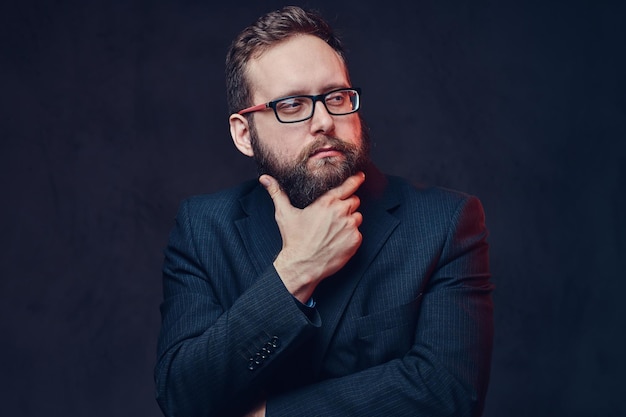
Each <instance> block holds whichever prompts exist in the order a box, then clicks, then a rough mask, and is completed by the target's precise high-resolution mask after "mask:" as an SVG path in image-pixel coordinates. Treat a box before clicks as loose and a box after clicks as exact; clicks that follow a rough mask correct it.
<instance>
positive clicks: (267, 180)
mask: <svg viewBox="0 0 626 417" xmlns="http://www.w3.org/2000/svg"><path fill="white" fill-rule="evenodd" d="M259 182H260V183H261V185H263V187H265V189H266V190H267V192H268V194H269V195H270V197H271V198H272V201H274V208H276V209H278V208H283V207H291V202H290V201H289V197H287V194H285V192H284V191H283V190H282V188H280V185H279V184H278V181H276V179H274V178H273V177H271V176H270V175H267V174H264V175H261V176H260V177H259Z"/></svg>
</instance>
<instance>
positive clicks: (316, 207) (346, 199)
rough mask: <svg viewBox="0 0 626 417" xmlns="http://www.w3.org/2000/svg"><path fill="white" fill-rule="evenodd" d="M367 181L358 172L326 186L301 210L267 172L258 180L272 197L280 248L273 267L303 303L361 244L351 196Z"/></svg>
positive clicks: (358, 218) (356, 200) (355, 200)
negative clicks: (317, 196)
mask: <svg viewBox="0 0 626 417" xmlns="http://www.w3.org/2000/svg"><path fill="white" fill-rule="evenodd" d="M364 180H365V174H363V173H358V174H356V175H353V176H351V177H349V178H348V179H346V180H345V181H344V183H343V184H341V185H340V186H338V187H337V188H333V189H332V190H329V191H328V192H326V193H325V194H323V195H322V196H321V197H319V198H318V199H317V200H315V201H314V202H313V203H311V204H310V205H309V206H307V207H305V208H304V209H299V208H296V207H293V206H292V205H291V203H290V201H289V198H288V197H287V195H286V194H285V192H284V191H283V190H282V189H281V188H280V186H279V185H278V182H277V181H276V180H275V179H274V178H272V177H271V176H269V175H262V176H261V177H260V178H259V181H260V182H261V183H262V184H263V185H264V186H265V188H266V189H267V191H268V193H269V194H270V196H271V197H272V200H273V201H274V209H275V216H276V222H277V223H278V228H279V230H280V234H281V236H282V239H283V247H282V250H281V251H280V253H279V254H278V256H277V257H276V260H275V261H274V267H275V268H276V271H277V272H278V275H279V276H280V278H281V279H282V280H283V283H284V284H285V287H287V290H288V291H289V292H290V293H291V294H293V296H294V297H296V298H297V299H298V300H300V301H301V302H303V303H304V302H306V301H307V300H308V299H309V298H310V297H311V294H312V293H313V290H315V287H316V286H317V285H318V284H319V283H320V282H321V281H322V280H323V279H324V278H326V277H328V276H330V275H332V274H334V273H335V272H337V271H338V270H340V269H341V268H342V267H343V266H344V265H345V264H346V263H347V262H348V260H350V258H351V257H352V256H353V255H354V254H355V253H356V251H357V249H358V248H359V246H361V241H362V236H361V232H359V229H358V228H359V226H360V225H361V222H362V221H363V216H362V215H361V213H359V212H358V211H356V210H357V209H358V208H359V205H360V200H359V198H358V197H357V196H356V195H355V194H354V193H355V192H356V190H357V189H358V188H359V186H360V185H361V184H362V183H363V181H364Z"/></svg>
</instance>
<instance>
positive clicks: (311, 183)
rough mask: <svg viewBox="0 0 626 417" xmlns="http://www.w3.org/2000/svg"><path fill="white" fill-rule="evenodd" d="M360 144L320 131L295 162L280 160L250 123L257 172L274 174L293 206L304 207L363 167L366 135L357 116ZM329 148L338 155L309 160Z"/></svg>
mask: <svg viewBox="0 0 626 417" xmlns="http://www.w3.org/2000/svg"><path fill="white" fill-rule="evenodd" d="M361 132H363V133H362V135H361V144H360V146H356V145H353V144H351V143H348V142H345V141H343V140H341V139H339V138H336V137H333V136H328V135H320V136H318V137H317V138H316V139H315V140H314V141H313V142H312V143H311V144H309V145H308V146H307V147H306V148H304V149H303V150H302V151H301V152H300V155H298V157H297V158H296V160H295V162H293V163H291V164H290V163H288V162H285V161H280V160H279V159H278V157H277V156H276V155H275V154H273V153H271V152H270V151H269V150H268V149H267V148H265V147H264V146H263V145H261V143H260V141H259V138H258V135H257V132H256V129H255V127H254V123H250V137H251V145H252V150H253V152H254V159H255V161H256V163H257V169H258V172H259V176H260V175H263V174H268V175H271V176H272V177H274V178H275V179H276V180H277V181H278V183H279V184H280V187H281V188H282V189H283V191H284V192H285V193H286V194H287V196H288V197H289V201H290V202H291V204H292V205H293V206H294V207H298V208H301V209H302V208H305V207H306V206H308V205H309V204H311V203H312V202H314V201H315V200H317V198H318V197H320V196H321V195H322V194H324V193H325V192H327V191H329V190H331V189H332V188H335V187H337V186H339V185H340V184H342V183H343V182H344V181H345V180H346V179H347V178H348V177H349V176H351V175H354V174H356V173H357V172H359V171H363V170H364V169H365V167H366V166H367V164H368V163H369V160H370V159H369V135H368V133H367V129H366V126H365V124H364V123H363V120H361ZM322 148H325V149H328V148H330V149H332V150H333V151H337V152H340V153H341V154H342V155H343V158H342V157H336V156H331V157H324V158H320V159H316V160H311V157H312V156H313V155H314V154H315V153H316V152H317V151H318V150H319V149H322Z"/></svg>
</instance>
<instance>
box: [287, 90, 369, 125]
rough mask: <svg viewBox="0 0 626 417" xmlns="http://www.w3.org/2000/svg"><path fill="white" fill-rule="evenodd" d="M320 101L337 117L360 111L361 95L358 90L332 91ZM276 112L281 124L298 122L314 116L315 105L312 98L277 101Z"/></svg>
mask: <svg viewBox="0 0 626 417" xmlns="http://www.w3.org/2000/svg"><path fill="white" fill-rule="evenodd" d="M319 100H321V101H323V102H324V105H325V106H326V110H327V111H328V113H330V114H332V115H336V116H339V115H344V114H350V113H354V112H355V111H357V110H358V109H359V94H358V92H357V91H356V90H351V89H346V90H337V91H331V92H330V93H328V94H326V95H324V96H322V97H320V98H319ZM275 110H276V115H277V116H278V119H279V120H280V121H281V122H298V121H302V120H306V119H308V118H310V117H311V116H313V111H314V110H315V103H314V99H313V98H312V97H310V96H296V97H289V98H285V99H283V100H279V101H277V102H276V106H275Z"/></svg>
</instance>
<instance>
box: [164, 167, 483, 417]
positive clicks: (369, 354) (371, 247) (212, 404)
mask: <svg viewBox="0 0 626 417" xmlns="http://www.w3.org/2000/svg"><path fill="white" fill-rule="evenodd" d="M359 196H360V198H361V207H360V211H361V213H362V214H363V223H362V225H361V227H360V230H361V233H362V235H363V243H362V245H361V247H360V248H359V250H358V251H357V253H356V254H355V255H354V257H353V258H352V259H351V260H350V261H349V262H348V263H347V264H346V266H345V267H344V268H343V269H342V270H341V271H339V272H338V273H337V274H335V275H334V276H331V277H328V278H327V279H325V280H324V281H323V282H322V283H321V284H320V285H319V286H318V287H317V289H316V291H315V293H314V295H313V299H314V300H315V302H316V305H315V307H306V306H304V305H302V304H301V303H299V302H298V301H297V300H296V299H295V298H294V297H293V296H292V295H291V294H290V293H289V292H288V291H287V290H286V288H285V287H284V285H283V284H282V281H281V280H280V277H279V276H278V274H277V273H276V270H275V269H274V267H273V265H272V262H273V260H274V259H275V257H276V255H277V254H278V252H279V251H280V249H281V245H282V241H281V236H280V233H279V230H278V227H277V225H276V222H275V220H274V206H273V202H272V200H271V199H270V197H269V195H268V193H267V192H266V190H265V189H263V188H262V187H261V186H260V185H259V184H258V183H257V181H250V182H247V183H245V184H242V185H240V186H238V187H236V188H233V189H229V190H226V191H222V192H219V193H216V194H212V195H204V196H196V197H192V198H190V199H188V200H186V201H184V202H183V203H182V204H181V206H180V209H179V212H178V215H177V218H176V223H175V227H174V229H173V231H172V233H171V236H170V239H169V243H168V245H167V248H166V249H165V260H164V265H163V286H164V301H163V304H162V306H161V314H162V330H161V334H160V336H159V343H158V358H157V364H156V367H155V380H156V386H157V400H158V402H159V405H160V406H161V408H162V410H163V412H164V413H165V414H166V415H167V416H186V417H190V416H222V415H225V416H227V415H234V416H235V415H243V414H245V412H246V411H248V410H249V409H250V408H251V407H252V406H253V404H254V403H255V401H258V400H259V399H266V400H267V415H268V416H300V417H301V416H403V415H407V416H428V417H434V416H479V415H480V414H481V413H482V409H483V402H484V398H485V394H486V390H487V384H488V376H489V368H490V360H491V349H492V338H493V318H492V314H493V306H492V298H491V293H492V290H493V285H492V284H491V282H490V273H489V266H488V244H487V241H486V237H487V230H486V227H485V222H484V215H483V209H482V206H481V204H480V202H479V200H478V199H477V198H475V197H472V196H469V195H465V194H462V193H458V192H454V191H449V190H444V189H440V188H435V187H430V188H416V187H414V186H412V185H410V184H409V183H407V182H405V181H404V180H401V179H399V178H396V177H391V176H384V175H382V174H380V173H378V172H377V171H370V172H368V173H367V175H366V182H365V183H364V184H363V185H362V186H361V189H360V190H359Z"/></svg>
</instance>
